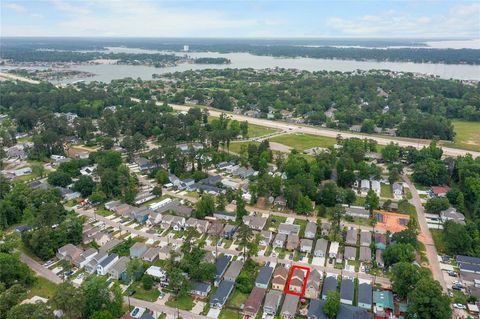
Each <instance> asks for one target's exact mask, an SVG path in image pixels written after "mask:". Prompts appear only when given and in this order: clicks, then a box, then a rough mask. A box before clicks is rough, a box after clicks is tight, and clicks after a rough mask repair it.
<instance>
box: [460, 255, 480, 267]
mask: <svg viewBox="0 0 480 319" xmlns="http://www.w3.org/2000/svg"><path fill="white" fill-rule="evenodd" d="M456 260H457V262H463V263H466V264H475V265H480V258H478V257H470V256H461V255H458V256H457V257H456Z"/></svg>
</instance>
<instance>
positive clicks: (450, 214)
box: [440, 206, 465, 225]
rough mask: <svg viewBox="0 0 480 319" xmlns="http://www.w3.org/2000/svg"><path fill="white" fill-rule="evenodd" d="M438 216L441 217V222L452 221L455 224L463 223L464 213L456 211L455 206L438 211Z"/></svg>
mask: <svg viewBox="0 0 480 319" xmlns="http://www.w3.org/2000/svg"><path fill="white" fill-rule="evenodd" d="M440 218H441V219H442V222H444V223H445V222H446V221H449V220H451V221H453V222H454V223H456V224H460V225H465V215H463V214H462V213H460V212H458V211H457V209H456V208H455V207H452V206H451V207H449V208H447V209H446V210H442V211H441V212H440Z"/></svg>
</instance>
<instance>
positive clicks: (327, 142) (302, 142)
mask: <svg viewBox="0 0 480 319" xmlns="http://www.w3.org/2000/svg"><path fill="white" fill-rule="evenodd" d="M269 141H271V142H276V143H280V144H283V145H287V146H290V147H292V148H294V149H296V150H298V151H303V150H306V149H309V148H312V147H329V146H332V145H334V144H335V143H336V142H337V140H336V139H335V138H333V137H325V136H317V135H310V134H288V135H279V136H275V137H272V138H271V139H269Z"/></svg>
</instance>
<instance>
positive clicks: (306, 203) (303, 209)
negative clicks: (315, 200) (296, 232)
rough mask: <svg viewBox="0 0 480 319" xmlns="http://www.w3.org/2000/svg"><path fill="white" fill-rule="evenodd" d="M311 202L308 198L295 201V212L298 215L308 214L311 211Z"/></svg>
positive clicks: (302, 197)
mask: <svg viewBox="0 0 480 319" xmlns="http://www.w3.org/2000/svg"><path fill="white" fill-rule="evenodd" d="M312 209H313V207H312V201H311V200H310V198H308V196H300V198H299V199H298V201H297V204H296V205H295V211H296V212H297V213H299V214H304V215H306V214H310V212H311V211H312Z"/></svg>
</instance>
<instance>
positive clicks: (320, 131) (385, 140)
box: [170, 104, 480, 157]
mask: <svg viewBox="0 0 480 319" xmlns="http://www.w3.org/2000/svg"><path fill="white" fill-rule="evenodd" d="M170 106H171V107H173V108H174V109H175V110H178V111H187V110H189V109H190V108H191V106H186V105H178V104H170ZM208 112H209V115H211V116H214V117H219V116H220V114H221V113H222V112H223V113H228V114H229V115H230V116H231V117H232V118H233V119H235V120H238V121H248V122H249V123H251V124H256V125H261V126H266V127H270V128H274V129H277V130H281V131H288V132H290V133H304V134H312V135H320V136H327V137H333V138H336V137H337V135H341V136H342V137H343V138H352V137H358V138H362V139H363V138H370V139H373V140H375V141H377V143H378V144H380V145H388V144H390V143H391V142H394V143H398V145H400V146H403V147H407V146H413V147H416V148H422V147H423V146H426V145H428V144H429V143H430V141H429V140H422V139H408V138H401V139H400V138H391V137H388V136H381V135H368V134H359V133H352V132H343V131H336V130H332V129H326V128H322V127H312V126H305V125H298V124H293V123H287V122H282V121H272V120H266V119H260V118H253V117H249V116H245V115H240V114H233V113H230V112H225V111H218V110H216V109H212V108H208ZM442 149H443V154H444V155H446V156H460V155H465V154H467V153H470V154H472V156H473V157H478V156H480V152H474V151H466V150H461V149H456V148H451V147H444V146H442Z"/></svg>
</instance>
